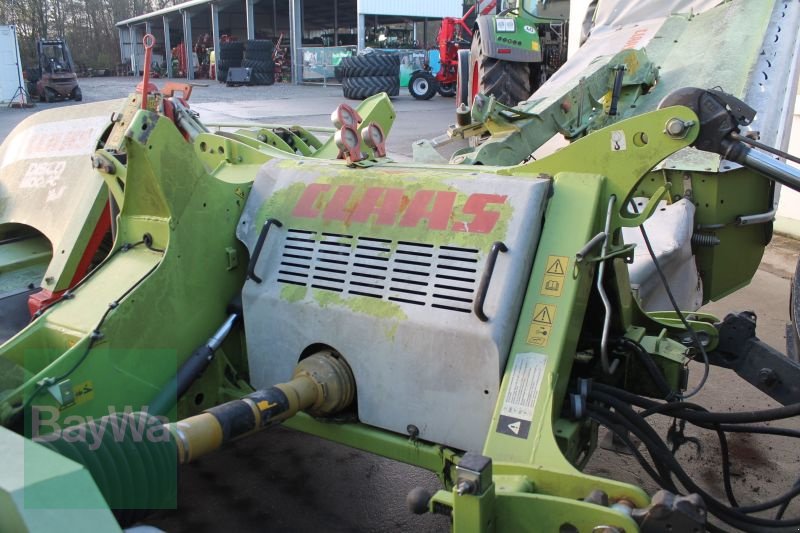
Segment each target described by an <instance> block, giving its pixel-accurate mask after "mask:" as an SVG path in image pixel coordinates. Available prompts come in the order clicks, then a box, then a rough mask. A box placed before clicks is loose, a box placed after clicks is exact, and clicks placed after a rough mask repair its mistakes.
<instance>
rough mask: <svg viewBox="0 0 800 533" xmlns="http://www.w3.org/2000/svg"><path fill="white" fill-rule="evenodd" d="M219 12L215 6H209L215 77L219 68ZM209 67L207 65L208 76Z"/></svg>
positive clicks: (218, 8)
mask: <svg viewBox="0 0 800 533" xmlns="http://www.w3.org/2000/svg"><path fill="white" fill-rule="evenodd" d="M219 10H220V7H219V6H218V5H217V4H211V38H212V39H213V40H214V45H213V46H214V73H215V74H214V75H215V76H216V72H217V69H218V68H219V54H220V47H219ZM210 69H211V66H210V65H209V76H210V75H211V72H210Z"/></svg>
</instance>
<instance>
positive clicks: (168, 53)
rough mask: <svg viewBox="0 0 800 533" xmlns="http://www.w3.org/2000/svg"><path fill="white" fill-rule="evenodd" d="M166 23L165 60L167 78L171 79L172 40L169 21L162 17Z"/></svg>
mask: <svg viewBox="0 0 800 533" xmlns="http://www.w3.org/2000/svg"><path fill="white" fill-rule="evenodd" d="M161 18H162V21H163V23H164V60H165V61H166V62H167V77H168V78H171V77H172V76H173V73H172V39H171V37H170V35H169V19H168V18H167V17H166V16H163V17H161Z"/></svg>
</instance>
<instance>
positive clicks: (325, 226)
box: [0, 0, 800, 533]
mask: <svg viewBox="0 0 800 533" xmlns="http://www.w3.org/2000/svg"><path fill="white" fill-rule="evenodd" d="M623 4H624V5H629V4H628V3H627V2H622V1H620V3H618V5H623ZM651 4H652V5H654V6H657V7H659V8H663V9H661V10H660V11H659V13H661V14H660V15H658V16H656V17H652V15H653V13H654V11H653V10H650V11H648V13H647V16H648V17H651V18H648V19H647V24H646V25H643V24H642V23H641V22H642V20H641V19H638V20H631V19H624V21H621V20H620V19H619V18H615V16H617V15H619V13H617V15H615V16H611V17H610V18H608V19H607V22H606V23H605V24H603V25H598V26H596V27H595V28H594V30H593V31H592V34H591V35H590V37H589V39H588V40H587V43H586V45H585V46H584V47H582V48H581V49H580V50H579V52H578V53H577V54H576V55H575V56H574V57H573V58H572V59H571V60H570V63H568V64H567V65H566V66H565V67H564V68H562V69H560V70H559V72H558V73H557V74H556V75H555V76H554V77H552V78H551V79H550V80H548V81H547V82H546V83H545V84H543V85H542V86H541V87H540V89H539V91H537V94H536V97H535V98H534V99H532V100H530V101H526V102H525V103H523V104H519V105H514V106H509V105H507V104H504V103H503V102H502V101H500V100H499V99H498V98H497V97H496V96H494V95H492V94H483V93H478V94H477V95H475V98H474V99H473V101H472V102H471V107H470V109H469V112H468V114H466V116H459V121H458V122H457V123H456V125H454V126H451V127H450V128H448V130H447V135H443V136H440V137H437V138H435V139H432V140H420V141H418V142H416V143H415V144H414V161H412V162H402V161H397V160H394V159H393V158H391V157H389V154H387V149H386V139H387V136H388V135H389V134H390V132H391V129H392V125H393V121H394V119H395V117H396V113H395V110H394V108H393V106H392V102H391V101H390V99H389V97H388V96H387V95H386V94H378V95H375V96H371V97H369V98H367V99H365V100H364V101H363V102H361V103H360V105H359V106H358V107H357V108H352V107H350V106H348V105H346V104H341V105H339V106H338V107H337V108H336V109H334V110H333V111H332V114H331V117H330V118H331V125H330V127H329V128H328V129H313V130H312V129H311V128H305V127H301V126H297V125H283V126H276V125H274V124H273V125H267V124H265V125H258V124H255V125H251V126H230V125H228V126H227V127H226V128H223V126H222V125H216V126H215V125H213V124H210V123H205V122H203V121H202V120H201V119H200V117H199V116H198V115H197V113H196V112H194V111H193V110H192V109H190V107H189V102H190V101H191V100H190V95H191V87H190V86H184V85H176V84H168V85H165V86H164V87H161V88H160V89H159V88H158V87H156V86H155V85H154V84H151V83H150V82H149V80H148V75H149V66H148V65H149V61H146V62H145V73H144V80H143V81H142V83H141V84H140V85H139V87H138V90H137V91H135V92H133V93H131V94H130V96H129V97H128V98H127V100H125V101H124V102H118V101H110V102H96V103H92V104H88V105H83V106H72V107H68V108H65V109H64V110H59V112H58V113H56V112H54V111H52V110H51V111H45V112H42V113H38V114H35V115H33V116H31V117H29V118H27V119H26V120H25V121H24V122H22V123H21V124H20V125H19V126H18V127H17V128H16V129H15V130H14V132H13V133H12V134H11V135H10V136H9V138H8V139H7V140H6V141H5V142H4V143H3V145H2V147H0V183H1V184H2V188H0V195H2V196H0V252H2V253H0V258H2V263H0V306H1V307H0V309H2V311H3V314H2V321H3V322H2V326H3V327H4V329H5V330H6V331H8V335H7V336H8V337H9V338H8V339H7V340H6V341H5V342H4V343H3V344H2V345H0V451H2V453H3V454H5V456H4V459H5V464H7V465H8V467H7V468H3V469H2V470H0V530H4V531H5V530H8V531H23V530H41V531H49V530H55V529H59V530H65V529H67V528H68V527H72V529H92V530H98V531H120V530H121V529H122V528H126V527H128V526H130V525H133V524H146V523H147V516H148V512H149V511H150V510H153V509H166V508H174V507H175V506H176V502H177V490H178V489H177V487H178V483H177V477H178V472H179V471H180V470H181V469H182V468H187V467H185V466H183V465H187V464H190V463H192V462H193V461H196V460H197V459H198V458H200V457H204V456H207V458H209V459H210V458H213V453H214V452H215V450H218V449H219V448H221V447H223V446H225V445H227V444H229V443H231V442H232V441H235V440H237V439H244V438H248V436H250V435H252V434H253V433H255V432H258V431H264V430H268V428H271V427H274V426H276V425H277V424H282V425H284V426H286V427H289V428H292V429H295V430H299V431H303V432H306V433H309V434H311V435H316V436H319V437H322V438H325V439H329V440H331V441H334V442H338V443H342V444H345V445H347V446H351V447H353V448H355V449H358V450H364V451H368V452H371V453H375V454H378V455H381V456H383V457H387V458H390V459H393V460H397V461H401V462H404V463H408V464H411V465H416V466H418V467H421V468H424V469H426V470H429V471H430V472H433V473H435V474H436V475H437V476H438V478H439V480H440V481H441V489H440V490H437V491H436V492H434V493H428V492H426V491H424V490H413V491H411V493H409V495H408V504H409V507H410V510H411V511H412V512H415V513H420V514H437V515H444V516H446V517H448V520H449V521H450V523H451V525H452V528H453V530H454V531H457V532H458V531H478V532H483V531H501V532H506V531H509V532H511V531H548V532H549V531H560V532H565V533H566V532H574V531H579V532H592V531H593V532H601V531H602V532H621V531H625V532H635V531H644V532H663V531H697V532H699V531H703V530H706V529H708V530H712V531H716V530H719V529H720V528H733V529H736V530H744V531H785V530H788V529H790V528H796V527H797V525H798V524H800V519H798V518H797V517H786V518H785V517H783V514H784V513H785V512H786V508H787V506H789V504H790V503H791V502H792V500H793V499H794V498H795V496H797V494H798V493H800V489H798V486H797V484H795V485H794V486H790V487H786V488H785V490H784V491H783V492H782V493H780V494H778V495H777V496H775V497H770V498H762V500H761V501H757V499H758V494H757V492H755V491H753V492H751V493H749V494H747V495H744V494H739V495H738V498H739V500H737V495H736V494H734V491H733V489H732V488H731V487H732V485H731V472H730V464H729V462H728V459H727V457H728V456H727V454H724V455H723V456H722V457H723V459H722V461H721V465H719V467H720V471H721V472H722V473H723V475H722V477H721V479H720V482H719V485H720V486H719V487H717V486H715V487H714V490H709V489H708V487H707V485H705V484H703V483H698V482H697V480H696V478H695V477H693V475H692V471H691V470H690V469H689V468H687V467H686V465H684V464H682V456H681V455H679V454H676V451H677V450H678V448H679V447H680V446H681V445H682V444H685V443H686V442H689V440H690V439H691V436H690V435H687V434H685V433H684V429H685V428H686V427H687V425H690V426H695V427H696V428H697V430H698V431H701V430H703V431H708V432H710V433H711V434H712V435H714V436H715V437H717V438H718V439H719V442H720V447H721V448H724V449H727V442H728V441H727V440H726V439H727V438H728V437H727V436H728V435H730V434H732V433H760V434H769V435H775V436H782V437H784V438H796V437H797V436H798V435H797V432H796V431H794V430H792V429H791V428H785V427H782V426H781V424H780V423H779V422H778V421H780V420H785V419H787V418H793V417H797V416H798V415H800V394H799V393H798V386H797V384H798V383H800V364H799V363H798V362H797V360H796V357H795V358H794V359H793V358H790V357H786V355H785V354H784V353H783V352H782V351H781V350H778V349H776V348H774V347H770V346H768V345H767V344H765V343H764V342H762V341H760V340H759V338H758V336H757V335H756V323H757V317H756V316H755V315H754V314H753V313H749V312H731V313H730V314H728V315H727V316H725V317H717V316H714V315H712V314H709V313H705V312H702V311H699V310H698V309H699V308H700V306H701V305H703V304H704V303H707V302H709V301H712V300H716V299H719V298H721V297H723V296H725V295H727V294H730V293H732V292H735V291H736V290H738V289H739V288H741V287H743V286H745V285H746V284H748V283H749V282H750V280H751V279H752V277H753V275H754V273H755V272H756V269H757V268H758V265H759V263H760V260H761V257H762V254H763V252H764V248H765V246H766V245H767V244H768V243H769V241H770V238H771V236H772V220H773V218H774V206H775V200H776V198H777V194H778V192H779V189H778V187H779V186H786V187H789V188H791V189H793V190H798V191H800V172H799V171H798V170H797V168H795V167H792V166H789V165H788V164H786V163H785V162H783V159H785V158H786V157H791V156H789V155H788V154H786V153H785V152H783V149H784V148H785V141H786V132H787V128H786V124H787V120H788V118H789V117H790V109H791V106H790V105H788V104H787V101H789V100H791V99H792V98H793V96H794V94H795V92H796V88H797V71H796V69H794V68H789V67H788V65H796V64H797V60H798V54H799V53H800V51H799V50H798V47H799V46H800V44H798V43H799V41H798V39H797V31H798V27H800V4H798V3H797V2H784V1H779V0H769V1H768V0H734V1H730V2H724V3H718V2H716V1H713V2H709V1H707V0H692V1H691V2H686V1H684V0H674V1H669V2H663V1H658V2H651ZM651 7H652V6H651ZM629 14H630V12H629V11H626V10H622V15H621V16H625V15H629ZM745 29H746V31H744V30H745ZM484 35H487V33H485V32H484ZM609 35H613V39H612V40H611V44H614V43H615V45H614V46H611V44H610V41H608V40H604V39H608V36H609ZM153 41H154V39H153V38H152V36H149V35H148V36H146V37H145V48H146V49H148V51H147V52H146V54H147V55H149V48H148V47H151V46H152V43H153ZM603 44H604V45H605V47H603V46H601V45H603ZM700 46H703V47H704V49H706V50H709V51H713V53H707V54H698V53H696V51H697V50H698V49H699V47H700ZM601 50H602V52H601ZM503 68H505V67H503ZM756 137H758V140H757V139H756ZM469 138H473V139H476V140H478V142H476V143H471V144H470V146H461V147H459V148H458V149H457V150H455V151H453V152H452V153H451V154H448V155H447V156H443V155H442V152H441V151H442V149H443V148H444V146H446V144H447V143H449V142H451V141H459V140H463V139H469ZM551 142H557V143H558V146H557V147H555V148H550V149H549V151H547V153H542V152H543V151H545V150H547V146H546V145H547V144H548V143H551ZM776 157H778V158H779V159H776ZM796 294H797V293H795V296H793V297H792V299H793V301H792V305H793V307H796V299H797V297H796ZM790 353H792V352H791V351H790ZM690 363H691V365H690ZM716 367H722V368H726V369H730V370H732V371H733V373H731V374H730V376H731V377H730V379H732V380H733V379H740V380H742V381H744V382H747V383H749V384H750V385H752V386H753V387H755V388H756V389H757V390H758V391H760V392H761V393H763V394H764V395H765V396H767V397H769V398H771V399H773V400H774V401H775V402H777V403H778V404H781V405H779V406H777V407H774V408H771V409H766V410H760V411H759V410H754V409H746V410H743V411H730V410H729V411H725V412H711V411H709V410H707V409H706V408H704V407H703V406H701V405H699V404H698V403H697V399H696V396H697V395H698V393H699V392H700V391H701V390H702V389H703V387H704V384H705V383H706V380H707V377H708V375H709V373H710V372H711V371H712V368H716ZM695 370H697V371H699V372H698V374H699V375H698V376H695V375H694V374H695ZM690 371H691V373H692V379H691V380H690V376H689V374H690ZM734 373H735V375H736V376H738V378H736V377H734ZM731 386H734V385H733V384H732V385H731ZM735 386H739V385H738V384H737V385H735ZM659 416H662V417H668V418H669V419H672V420H674V423H673V424H672V426H671V427H670V429H669V430H668V432H667V436H666V437H662V435H660V433H659V431H660V429H658V427H656V426H654V425H653V424H652V420H653V418H655V417H659ZM600 426H603V427H605V428H607V429H608V430H609V431H610V432H613V433H614V434H616V435H617V438H618V439H619V441H620V442H621V443H623V445H625V446H628V447H629V448H630V453H631V454H633V457H634V458H635V460H636V461H637V462H639V464H640V465H641V468H642V472H644V473H646V474H647V475H649V476H650V477H652V479H653V480H654V481H655V482H656V483H657V484H658V485H659V487H660V490H658V491H657V492H655V493H653V494H648V493H647V492H645V491H644V490H643V489H642V488H641V487H640V486H638V485H637V484H632V483H626V482H622V481H619V480H616V479H612V478H611V477H608V476H600V475H590V474H588V473H586V472H585V471H584V467H585V466H586V464H587V462H588V461H589V459H590V458H591V456H592V454H593V453H594V451H595V449H596V447H597V436H598V431H599V427H600ZM248 464H259V463H256V462H254V463H248ZM715 466H716V465H715ZM254 468H255V467H254ZM235 474H236V473H235V472H234V473H233V475H235ZM695 474H696V472H695ZM304 476H306V474H304ZM311 476H313V472H312V473H309V474H308V477H311ZM762 494H763V492H762ZM303 496H305V493H303V494H302V496H300V497H303ZM744 500H746V501H744ZM753 500H756V501H753ZM252 501H261V500H255V499H254V500H252ZM256 505H257V503H256ZM289 518H290V517H289Z"/></svg>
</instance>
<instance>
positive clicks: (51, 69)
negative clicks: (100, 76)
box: [26, 39, 83, 102]
mask: <svg viewBox="0 0 800 533" xmlns="http://www.w3.org/2000/svg"><path fill="white" fill-rule="evenodd" d="M36 56H37V59H38V62H39V64H38V66H37V67H36V68H34V69H28V70H27V71H26V74H27V76H26V77H27V80H28V93H29V94H30V95H31V97H38V98H39V99H40V100H41V101H42V102H53V101H56V100H75V101H76V102H80V101H81V100H83V94H82V93H81V88H80V87H79V86H78V76H77V74H75V63H74V62H73V61H72V54H70V51H69V47H68V46H67V43H66V41H64V40H63V39H39V40H37V41H36Z"/></svg>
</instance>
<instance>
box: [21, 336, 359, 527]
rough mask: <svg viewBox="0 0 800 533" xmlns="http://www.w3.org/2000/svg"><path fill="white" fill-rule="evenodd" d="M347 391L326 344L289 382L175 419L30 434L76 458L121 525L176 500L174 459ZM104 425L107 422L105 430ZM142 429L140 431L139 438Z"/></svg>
mask: <svg viewBox="0 0 800 533" xmlns="http://www.w3.org/2000/svg"><path fill="white" fill-rule="evenodd" d="M354 396H355V379H354V378H353V374H352V372H351V370H350V367H349V366H348V365H347V363H346V362H345V361H344V360H343V359H341V358H339V357H337V356H336V355H334V354H333V353H332V352H331V351H321V352H317V353H315V354H314V355H311V356H310V357H307V358H306V359H303V360H302V361H300V363H298V365H297V367H296V368H295V371H294V375H293V376H292V380H291V381H289V382H288V383H282V384H280V385H275V386H274V387H271V388H269V389H264V390H259V391H256V392H254V393H252V394H249V395H247V396H245V397H244V398H242V399H239V400H234V401H231V402H227V403H224V404H222V405H218V406H216V407H214V408H211V409H209V410H207V411H204V412H203V413H200V414H199V415H196V416H192V417H189V418H187V419H184V420H181V421H178V422H175V423H171V424H165V425H162V423H161V422H159V419H158V418H156V417H154V416H151V415H150V414H148V413H146V412H139V413H114V414H112V415H108V416H105V417H103V418H100V419H98V420H93V421H90V422H87V423H84V424H80V425H75V426H69V427H68V428H65V429H64V430H63V431H62V432H61V433H60V434H55V433H53V434H47V435H43V436H40V437H38V438H36V439H35V440H36V441H37V442H38V443H39V444H42V445H43V446H45V447H48V448H50V449H51V450H54V451H56V452H58V453H60V454H61V455H64V456H66V457H69V458H71V459H73V460H75V461H77V462H79V463H81V464H83V465H84V466H85V467H86V469H87V470H88V471H89V472H90V473H91V474H92V477H93V478H94V480H95V483H96V484H97V487H98V489H99V490H100V492H101V494H102V495H103V497H104V498H105V500H106V502H107V503H108V506H109V507H110V508H111V509H113V510H114V514H115V516H116V517H117V520H118V521H119V522H120V524H121V525H122V526H123V527H125V526H126V525H129V524H132V523H134V522H136V521H137V520H140V519H141V518H142V517H143V516H145V514H146V510H147V509H164V508H170V507H173V506H174V505H175V501H176V493H177V483H176V477H177V476H176V469H175V467H176V466H177V465H178V464H183V463H188V462H189V461H192V460H194V459H197V458H198V457H200V456H202V455H205V454H207V453H209V452H212V451H214V450H216V449H218V448H219V447H221V446H222V445H223V444H225V443H226V442H229V441H231V440H233V439H236V438H239V437H242V436H245V435H248V434H250V433H253V432H255V431H258V430H261V429H264V428H267V427H270V426H273V425H275V424H277V423H278V422H281V421H282V420H286V419H287V418H289V417H291V416H293V415H295V414H296V413H297V412H298V411H307V412H309V413H310V414H312V415H327V414H333V413H336V412H338V411H341V410H343V409H345V408H347V407H348V406H349V405H350V404H351V403H352V402H353V397H354ZM106 427H108V428H113V430H108V431H104V430H105V428H106ZM137 428H138V429H137ZM144 434H146V435H147V437H146V438H142V437H143V435H144ZM81 435H83V436H89V435H92V436H94V435H96V436H97V438H96V439H87V438H80V436H81ZM149 437H152V438H149Z"/></svg>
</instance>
